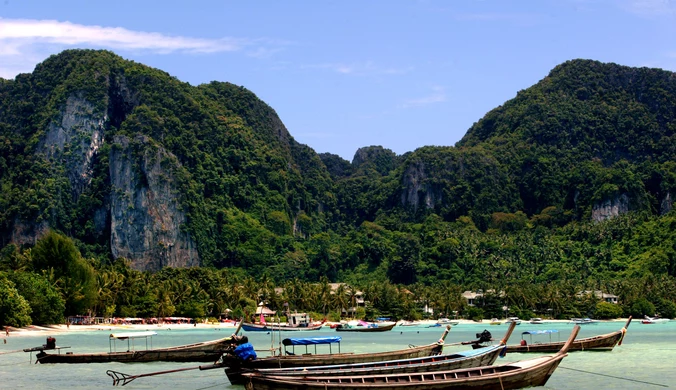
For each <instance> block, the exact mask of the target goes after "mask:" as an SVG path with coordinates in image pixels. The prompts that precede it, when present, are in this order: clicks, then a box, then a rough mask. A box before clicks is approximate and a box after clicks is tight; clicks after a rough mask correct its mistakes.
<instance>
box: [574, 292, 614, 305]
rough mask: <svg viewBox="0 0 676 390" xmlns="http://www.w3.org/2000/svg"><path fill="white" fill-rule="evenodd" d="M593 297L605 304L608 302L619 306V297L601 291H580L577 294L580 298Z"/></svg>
mask: <svg viewBox="0 0 676 390" xmlns="http://www.w3.org/2000/svg"><path fill="white" fill-rule="evenodd" d="M591 295H593V296H594V297H595V298H596V299H598V300H601V301H603V302H608V303H613V304H617V303H618V299H619V297H618V296H617V295H613V294H609V293H606V292H603V291H601V290H594V291H589V290H585V291H580V292H579V293H577V296H578V298H583V297H585V296H591Z"/></svg>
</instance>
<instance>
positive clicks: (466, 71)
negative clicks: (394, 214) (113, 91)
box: [0, 0, 676, 160]
mask: <svg viewBox="0 0 676 390" xmlns="http://www.w3.org/2000/svg"><path fill="white" fill-rule="evenodd" d="M68 48H103V49H109V50H112V51H114V52H116V53H117V54H119V55H120V56H122V57H124V58H127V59H131V60H134V61H137V62H141V63H144V64H147V65H149V66H152V67H155V68H159V69H162V70H164V71H166V72H168V73H170V74H171V75H173V76H175V77H177V78H178V79H180V80H182V81H186V82H189V83H190V84H193V85H198V84H201V83H205V82H209V81H212V80H218V81H229V82H232V83H234V84H237V85H242V86H244V87H246V88H248V89H250V90H251V91H253V92H254V93H255V94H257V95H258V97H260V98H261V99H262V100H264V101H265V102H266V103H268V104H269V105H270V106H272V107H273V108H274V109H275V110H276V111H277V113H278V114H279V116H280V117H281V119H282V121H283V122H284V123H285V125H286V127H287V128H288V129H289V131H290V133H291V134H292V136H294V138H296V140H298V141H299V142H302V143H305V144H308V145H309V146H311V147H312V148H314V149H315V150H316V151H317V152H320V153H321V152H330V153H335V154H338V155H340V156H341V157H343V158H345V159H347V160H352V157H353V155H354V153H355V151H356V150H357V149H358V148H359V147H362V146H368V145H382V146H384V147H386V148H389V149H392V150H393V151H395V152H396V153H398V154H402V153H405V152H407V151H412V150H414V149H416V148H418V147H420V146H424V145H454V144H455V143H456V142H457V141H458V140H460V138H462V136H463V135H464V134H465V132H466V131H467V129H468V128H469V127H470V126H471V125H472V124H473V123H474V122H476V121H477V120H479V119H480V118H481V117H482V116H483V115H485V114H486V112H488V111H489V110H491V109H492V108H495V107H497V106H499V105H501V104H502V103H504V102H505V101H506V100H509V99H511V98H512V97H514V96H515V95H516V93H517V91H519V90H521V89H525V88H528V87H529V86H531V85H533V84H535V83H537V82H538V80H540V79H542V78H543V77H545V76H546V75H547V73H548V72H549V71H550V70H551V69H552V68H553V67H554V66H556V65H557V64H560V63H562V62H564V61H566V60H569V59H574V58H587V59H594V60H599V61H604V62H615V63H618V64H622V65H629V66H649V67H657V68H663V69H667V70H671V71H676V0H531V1H506V0H465V1H460V0H458V1H450V0H448V1H441V0H417V1H416V0H408V1H403V0H401V1H395V0H389V1H377V0H373V1H368V0H361V1H352V0H340V1H328V0H327V1H309V0H308V1H293V0H289V1H272V0H270V1H266V0H258V1H242V0H239V1H223V0H222V1H201V0H192V1H180V2H179V1H172V0H164V1H154V0H137V1H128V0H116V1H112V2H110V1H106V2H103V1H90V0H81V1H74V0H73V1H71V0H58V1H54V0H48V1H47V0H44V1H38V0H0V77H4V78H13V77H14V76H15V75H16V74H17V73H21V72H31V71H32V70H33V68H34V67H35V65H36V64H37V63H39V62H41V61H43V60H44V59H45V58H47V57H48V56H49V55H51V54H56V53H58V52H60V51H61V50H64V49H68Z"/></svg>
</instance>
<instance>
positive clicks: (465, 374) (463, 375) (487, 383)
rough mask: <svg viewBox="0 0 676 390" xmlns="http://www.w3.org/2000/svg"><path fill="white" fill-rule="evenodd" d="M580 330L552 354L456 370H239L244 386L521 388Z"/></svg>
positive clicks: (260, 389) (561, 354)
mask: <svg viewBox="0 0 676 390" xmlns="http://www.w3.org/2000/svg"><path fill="white" fill-rule="evenodd" d="M579 330H580V327H579V326H575V328H573V332H572V333H571V335H570V337H569V338H568V341H567V342H566V343H565V344H564V345H563V347H562V348H561V349H560V350H559V351H558V352H557V353H556V354H554V355H549V356H540V357H537V358H534V359H528V360H522V361H518V362H514V363H507V364H501V365H496V366H481V367H476V368H467V369H460V370H446V371H432V372H427V371H425V369H424V368H421V369H420V370H419V371H418V372H413V373H400V374H376V375H368V374H366V375H362V374H359V375H348V376H314V375H312V374H309V375H307V376H302V377H291V378H289V377H285V376H281V375H279V376H277V375H267V374H264V373H261V372H252V373H245V374H243V377H244V380H245V382H246V383H247V385H246V386H247V387H246V388H247V389H248V390H273V389H274V390H300V389H304V390H305V389H324V390H330V389H341V390H347V389H367V388H377V389H380V390H390V389H392V390H396V389H410V390H442V389H470V388H477V389H483V390H492V389H496V390H498V389H500V390H507V389H521V388H524V387H529V386H543V385H544V384H545V383H546V382H547V380H548V379H549V377H550V376H551V375H552V374H553V373H554V371H555V370H556V368H557V367H558V365H559V363H560V362H561V360H563V358H565V357H566V356H567V355H568V354H567V351H568V348H569V347H570V345H571V344H572V343H573V340H574V339H575V337H576V336H577V334H578V332H579Z"/></svg>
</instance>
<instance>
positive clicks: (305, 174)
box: [0, 50, 676, 325]
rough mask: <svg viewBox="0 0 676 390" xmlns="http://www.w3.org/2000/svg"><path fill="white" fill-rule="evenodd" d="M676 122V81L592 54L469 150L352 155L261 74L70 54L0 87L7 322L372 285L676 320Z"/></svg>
mask: <svg viewBox="0 0 676 390" xmlns="http://www.w3.org/2000/svg"><path fill="white" fill-rule="evenodd" d="M675 115H676V77H675V75H674V74H673V73H671V72H666V71H662V70H658V69H648V68H628V67H623V66H619V65H615V64H603V63H599V62H595V61H587V60H574V61H569V62H566V63H564V64H561V65H559V66H557V67H556V68H555V69H553V70H552V71H551V72H550V74H549V75H547V76H546V77H545V78H544V79H543V80H541V81H540V82H539V83H537V84H536V85H534V86H532V87H531V88H528V89H527V90H524V91H520V92H518V94H517V95H516V97H515V98H514V99H511V100H510V101H507V102H505V104H504V105H502V106H500V107H498V108H496V109H494V110H492V111H491V112H489V113H488V114H487V115H486V116H485V117H484V118H481V119H479V120H478V122H477V123H475V124H474V126H472V127H471V128H470V129H469V130H468V132H467V134H466V135H465V137H464V138H463V139H462V140H461V141H460V142H459V143H458V144H457V145H456V146H448V147H423V148H420V149H418V150H415V151H412V152H409V153H406V154H405V155H402V156H397V155H396V154H395V153H393V152H392V151H390V150H387V149H385V148H382V147H379V146H370V147H365V148H361V149H360V150H358V151H357V152H356V153H355V158H354V159H353V161H352V162H349V161H345V160H343V159H342V158H340V157H338V156H335V155H331V154H328V153H325V154H317V153H315V151H313V150H312V149H311V148H309V147H308V146H306V145H302V144H300V143H298V142H296V141H295V140H294V139H293V137H292V136H291V134H289V132H288V131H287V130H286V128H285V127H284V125H283V123H282V121H281V120H280V118H278V117H277V115H276V113H275V112H274V110H273V109H272V108H270V107H269V106H268V105H266V104H265V103H264V102H262V101H260V100H259V99H258V98H257V97H256V96H255V95H254V94H253V93H252V92H250V91H248V90H246V89H245V88H243V87H239V86H235V85H232V84H229V83H223V82H212V83H209V84H205V85H200V86H191V85H189V84H186V83H182V82H180V81H179V80H177V79H175V78H173V77H171V76H170V75H168V74H166V73H164V72H162V71H159V70H156V69H152V68H149V67H146V66H144V65H141V64H138V63H134V62H131V61H126V60H123V59H122V58H120V57H118V56H116V55H115V54H113V53H110V52H106V51H89V50H71V51H66V52H63V53H61V54H59V55H56V56H52V57H50V58H49V59H47V60H46V61H44V62H43V63H41V64H39V65H38V66H37V67H36V69H35V71H34V72H33V73H31V74H21V75H18V76H17V77H16V78H15V79H14V80H2V79H0V185H1V186H2V194H1V195H0V239H1V242H0V247H2V249H1V252H0V283H1V284H3V288H2V289H0V325H3V324H12V325H25V324H27V323H31V322H33V323H50V322H58V321H61V320H62V319H63V316H64V315H69V314H81V313H85V312H88V311H91V312H93V313H97V314H98V315H105V316H162V315H172V314H180V315H186V316H191V317H208V316H217V315H218V314H219V313H221V312H223V311H224V310H225V309H232V310H235V313H236V314H241V313H244V312H245V311H249V312H251V311H252V310H253V308H255V305H256V303H257V302H260V301H261V300H263V301H266V302H268V303H269V304H270V305H271V306H273V307H274V308H281V307H282V303H283V302H288V303H289V306H290V308H291V309H296V310H305V311H312V312H315V313H317V315H324V316H334V317H335V316H340V313H341V312H342V311H344V310H345V309H346V308H348V307H351V303H350V302H351V298H353V297H354V295H355V293H356V292H357V291H362V292H364V294H365V297H366V300H367V301H368V302H369V305H368V306H367V308H366V310H365V311H364V312H363V313H360V315H361V316H375V315H379V314H388V315H393V316H396V317H398V318H417V317H419V316H421V315H422V311H421V310H420V309H421V307H422V306H424V305H425V304H427V305H429V306H431V307H433V308H435V313H437V314H440V313H443V314H446V315H449V313H451V312H453V311H457V312H458V313H459V314H460V315H464V316H466V317H477V316H482V315H486V316H493V315H495V316H497V315H499V314H503V315H504V313H501V311H502V309H501V308H502V306H503V305H507V306H509V307H510V311H511V312H512V313H516V314H517V315H522V316H524V317H526V316H527V315H530V314H535V313H537V314H538V315H540V316H544V315H550V316H553V317H561V318H566V317H568V316H577V315H590V316H597V317H613V316H619V315H623V314H625V315H626V314H634V315H643V314H649V315H652V314H655V312H659V313H660V314H662V315H664V316H669V317H674V316H676V305H675V304H674V299H675V298H674V297H676V282H675V280H676V279H675V277H676V237H675V234H676V233H674V231H676V229H674V227H675V226H676V216H674V214H673V212H672V211H671V208H672V200H671V199H672V197H673V194H674V193H675V190H676V164H675V163H674V161H676V155H675V154H676V140H675V139H674V130H675V129H676V121H675V120H674V116H675ZM120 183H122V184H120ZM138 237H141V239H137V238H138ZM176 237H178V238H176ZM172 240H173V241H172ZM129 248H133V250H131V249H129ZM172 251H173V252H172ZM169 253H172V256H173V257H172V261H174V263H170V264H174V265H175V266H172V267H167V266H166V264H168V263H167V260H166V258H167V256H168V254H169ZM121 254H123V255H121ZM195 259H198V261H199V264H200V267H198V268H194V267H192V268H181V267H188V266H190V265H192V264H194V262H195V261H196V260H195ZM182 261H184V263H181V262H182ZM149 264H151V265H152V266H150V265H149ZM181 264H183V265H181ZM176 267H179V268H176ZM331 282H343V283H346V285H344V286H342V287H341V288H340V290H339V291H331V290H330V289H329V287H328V286H329V283H331ZM274 287H283V292H282V293H279V292H278V291H279V290H275V289H274ZM464 290H482V291H486V292H488V291H493V292H495V293H494V294H493V295H491V293H487V294H485V296H484V299H483V301H482V302H481V304H480V305H479V307H469V306H467V305H466V302H464V300H463V299H462V298H461V295H460V294H461V292H462V291H464ZM595 290H602V291H604V292H608V293H612V294H616V295H618V296H619V297H620V305H617V306H612V307H608V306H607V305H605V304H603V303H602V302H598V301H597V300H596V299H595V298H594V297H591V296H590V297H588V296H587V295H584V294H583V295H579V292H580V291H595ZM38 292H39V293H38ZM414 297H415V298H414Z"/></svg>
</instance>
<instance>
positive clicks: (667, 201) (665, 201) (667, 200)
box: [660, 192, 674, 215]
mask: <svg viewBox="0 0 676 390" xmlns="http://www.w3.org/2000/svg"><path fill="white" fill-rule="evenodd" d="M673 205H674V201H673V200H672V199H671V193H670V192H667V193H666V195H664V198H662V203H661V204H660V215H664V214H667V213H668V212H670V211H671V209H672V208H673Z"/></svg>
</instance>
